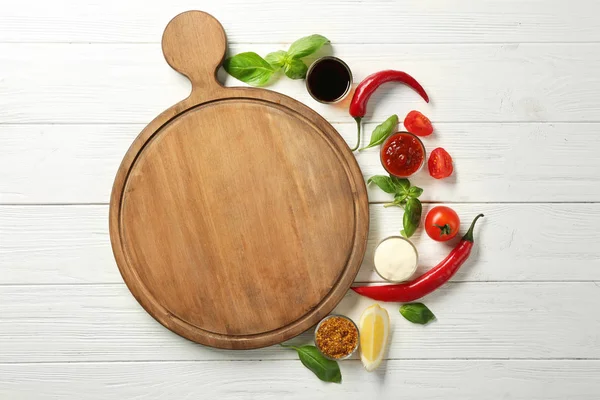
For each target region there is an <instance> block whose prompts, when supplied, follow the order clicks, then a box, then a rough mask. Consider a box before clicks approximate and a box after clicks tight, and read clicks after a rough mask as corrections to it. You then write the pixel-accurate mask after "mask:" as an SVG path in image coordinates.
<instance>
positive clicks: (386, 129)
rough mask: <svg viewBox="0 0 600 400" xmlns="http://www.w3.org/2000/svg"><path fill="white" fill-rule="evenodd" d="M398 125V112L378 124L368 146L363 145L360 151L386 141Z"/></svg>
mask: <svg viewBox="0 0 600 400" xmlns="http://www.w3.org/2000/svg"><path fill="white" fill-rule="evenodd" d="M397 125H398V116H397V115H396V114H394V115H392V116H391V117H389V118H388V119H386V120H385V121H384V122H383V123H382V124H380V125H377V126H376V127H375V130H373V133H371V142H370V143H369V145H368V146H366V147H363V148H362V149H360V150H359V151H362V150H365V149H369V148H371V147H374V146H377V145H378V144H381V143H383V142H384V141H385V139H387V138H388V136H390V135H391V134H392V132H393V131H394V129H396V126H397Z"/></svg>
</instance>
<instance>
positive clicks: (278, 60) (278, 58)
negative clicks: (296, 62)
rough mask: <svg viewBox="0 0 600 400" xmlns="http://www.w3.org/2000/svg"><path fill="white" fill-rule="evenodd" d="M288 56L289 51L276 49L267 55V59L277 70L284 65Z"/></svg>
mask: <svg viewBox="0 0 600 400" xmlns="http://www.w3.org/2000/svg"><path fill="white" fill-rule="evenodd" d="M287 56H288V54H287V52H285V51H283V50H279V51H274V52H272V53H269V54H267V55H266V56H265V61H266V62H268V63H269V64H271V66H272V67H273V69H275V70H276V71H277V70H278V69H279V68H281V67H283V66H284V64H285V60H286V59H287Z"/></svg>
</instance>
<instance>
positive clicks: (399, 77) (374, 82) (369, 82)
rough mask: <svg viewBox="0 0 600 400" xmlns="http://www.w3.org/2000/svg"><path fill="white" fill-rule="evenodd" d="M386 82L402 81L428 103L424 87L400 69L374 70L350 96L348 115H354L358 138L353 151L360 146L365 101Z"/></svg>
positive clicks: (365, 108)
mask: <svg viewBox="0 0 600 400" xmlns="http://www.w3.org/2000/svg"><path fill="white" fill-rule="evenodd" d="M386 82H401V83H404V84H406V85H408V86H410V87H411V88H413V89H414V90H415V91H416V92H417V93H419V94H420V95H421V97H422V98H423V99H425V101H426V102H428V103H429V96H427V93H425V89H423V86H421V85H420V84H419V82H417V80H416V79H415V78H413V77H412V76H410V75H409V74H407V73H406V72H402V71H394V70H392V69H389V70H385V71H379V72H375V73H374V74H371V75H369V76H367V77H366V78H365V79H364V80H363V81H362V82H361V83H360V84H359V85H358V86H357V87H356V90H355V91H354V96H353V97H352V102H351V103H350V115H351V116H353V117H354V119H355V120H356V124H357V127H358V140H357V143H356V146H355V147H354V148H353V149H352V151H355V150H357V149H358V147H359V146H360V120H361V119H362V117H364V116H365V114H366V113H367V102H368V101H369V98H370V97H371V95H372V94H373V93H374V92H375V90H377V88H378V87H379V86H381V85H382V84H384V83H386Z"/></svg>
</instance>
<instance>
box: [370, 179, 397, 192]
mask: <svg viewBox="0 0 600 400" xmlns="http://www.w3.org/2000/svg"><path fill="white" fill-rule="evenodd" d="M369 183H374V184H376V185H377V186H379V189H381V190H383V191H384V192H386V193H392V194H394V193H396V186H394V183H393V182H392V179H391V178H390V177H389V176H385V175H375V176H372V177H370V178H369V180H368V181H367V184H369Z"/></svg>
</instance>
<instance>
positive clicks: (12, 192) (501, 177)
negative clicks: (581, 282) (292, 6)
mask: <svg viewBox="0 0 600 400" xmlns="http://www.w3.org/2000/svg"><path fill="white" fill-rule="evenodd" d="M143 127H144V125H141V124H139V125H135V124H134V125H0V176H1V177H2V179H0V203H34V204H40V203H107V202H108V201H109V197H110V191H111V188H112V183H113V179H114V176H115V174H116V171H117V168H118V167H119V164H120V162H121V159H122V157H123V155H124V154H125V152H126V151H127V148H128V147H129V145H130V144H131V143H132V142H133V140H134V138H135V137H136V136H137V134H138V133H139V132H140V131H141V130H142V128H143ZM335 127H336V128H337V129H338V131H339V132H340V133H341V134H342V136H343V137H344V139H346V140H347V141H348V142H349V143H350V144H354V141H355V140H356V127H355V125H354V124H335ZM374 127H375V124H366V125H365V131H366V132H367V133H368V134H367V137H366V138H364V141H363V142H364V143H365V144H366V143H368V139H369V135H370V132H371V131H372V130H373V128H374ZM400 127H402V124H401V125H400ZM435 128H436V129H437V132H436V133H435V134H434V135H432V136H430V137H428V138H425V139H424V143H425V145H426V147H427V150H428V151H431V150H433V149H434V148H436V147H440V146H441V147H444V148H446V149H447V150H448V151H449V152H450V153H451V154H452V156H453V157H454V163H455V170H456V173H455V175H454V176H453V177H452V178H450V179H447V180H442V181H437V180H435V179H432V178H431V177H430V176H429V174H428V172H427V167H425V168H423V170H422V171H421V172H420V173H418V174H417V175H415V177H413V178H412V179H411V180H412V182H413V184H416V185H419V186H421V187H423V188H424V189H425V192H424V194H423V196H422V199H423V200H425V201H452V202H461V201H462V202H477V201H479V202H489V201H495V202H508V201H512V202H515V201H519V202H543V201H553V202H554V201H600V176H599V175H598V171H600V155H599V154H600V153H599V151H598V150H599V149H600V135H599V134H598V132H599V131H600V124H597V123H591V124H587V123H585V124H567V123H558V124H548V123H541V124H524V123H517V124H485V123H484V124H482V123H471V124H465V123H438V124H435ZM378 149H379V148H378V147H377V148H374V149H369V150H367V151H364V152H359V153H355V154H356V157H357V159H358V162H359V164H360V167H361V169H362V171H363V174H364V176H365V179H366V178H368V177H370V176H372V175H375V174H382V173H385V171H384V170H383V168H382V167H381V162H380V160H379V152H378ZM16 165H18V168H15V166H16ZM369 198H370V200H371V201H378V202H381V201H389V199H390V198H391V196H389V195H387V194H385V193H383V192H382V191H380V190H378V189H376V188H370V191H369Z"/></svg>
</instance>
